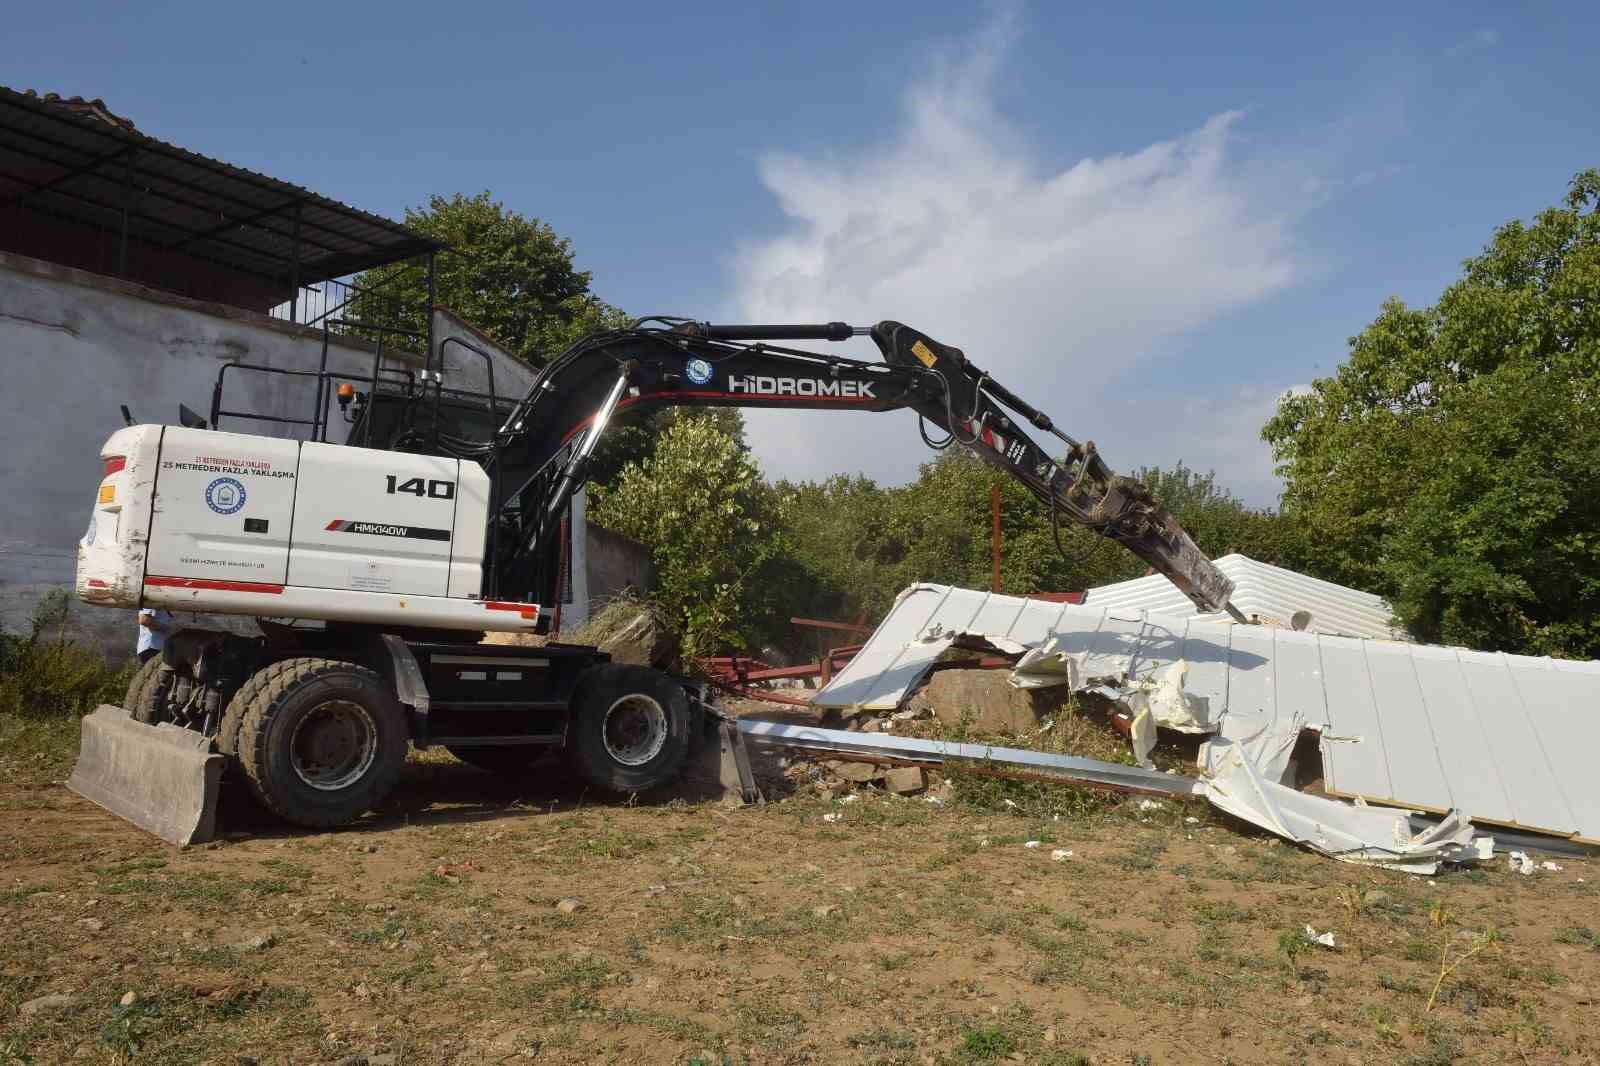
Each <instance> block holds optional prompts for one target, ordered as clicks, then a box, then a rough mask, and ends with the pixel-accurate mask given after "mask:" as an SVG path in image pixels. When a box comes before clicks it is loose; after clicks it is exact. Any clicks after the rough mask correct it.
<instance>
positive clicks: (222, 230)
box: [0, 86, 444, 284]
mask: <svg viewBox="0 0 1600 1066" xmlns="http://www.w3.org/2000/svg"><path fill="white" fill-rule="evenodd" d="M72 103H73V102H72V101H58V100H48V99H43V98H40V97H37V96H33V95H30V94H26V93H19V92H16V91H14V90H11V89H8V88H5V87H3V86H0V207H12V208H16V207H25V208H26V209H28V210H31V211H38V212H42V213H44V214H48V215H53V216H56V217H60V218H65V219H69V220H72V221H77V222H87V223H90V224H93V225H97V226H102V227H105V228H109V229H112V230H116V229H118V228H119V227H120V225H121V220H122V214H123V210H124V208H125V207H126V208H127V209H128V219H129V221H128V232H129V235H130V236H131V237H134V238H136V239H139V240H142V241H146V242H149V243H151V244H154V245H156V246H157V247H161V248H166V249H170V250H181V251H183V252H184V253H185V254H188V255H192V256H194V257H196V258H199V259H205V260H209V261H212V262H215V263H218V264H220V265H224V266H228V267H231V268H233V269H236V270H245V271H249V272H251V273H255V274H259V275H262V276H264V277H268V278H272V279H274V280H280V279H287V278H288V276H289V274H290V272H291V271H292V269H293V264H294V262H295V248H296V245H297V244H298V246H299V249H300V252H299V276H300V280H301V283H302V284H310V283H312V282H316V281H322V280H325V279H327V278H336V277H342V276H344V275H346V274H351V273H354V272H356V271H359V270H365V269H367V268H369V267H373V266H378V265H381V264H383V263H390V262H395V261H396V260H400V259H406V258H408V257H410V256H413V255H418V254H420V253H422V252H426V251H430V250H437V249H440V248H443V247H444V245H442V244H440V243H439V242H438V241H435V240H434V239H432V238H431V237H428V236H425V235H424V234H421V233H418V232H415V231H413V230H410V229H408V228H406V227H405V226H403V225H401V224H400V223H398V222H392V221H390V220H389V219H386V218H380V217H379V216H377V215H373V214H370V213H368V212H366V211H360V210H357V209H356V208H353V207H350V206H348V205H346V204H342V203H339V202H338V201H336V200H330V199H329V198H327V197H325V196H319V195H318V194H316V193H314V192H312V191H310V190H309V189H304V188H301V187H300V186H298V185H291V184H289V183H288V182H284V181H279V180H277V179H276V178H270V177H267V176H266V175H265V174H258V173H256V172H254V171H251V170H247V169H245V168H243V167H237V166H233V165H231V164H229V163H224V162H222V161H220V160H217V159H210V158H207V157H206V156H203V155H198V154H196V153H194V152H190V151H188V150H186V149H183V148H180V147H178V146H177V145H174V144H168V143H167V142H165V141H160V140H157V139H155V138H154V137H149V136H146V135H145V134H143V133H140V132H138V131H137V130H135V129H132V128H130V127H131V123H130V124H129V127H124V126H122V125H120V124H118V123H117V122H112V121H105V120H103V119H101V118H100V117H98V116H97V115H96V114H94V113H93V111H92V110H85V109H84V108H82V107H74V106H72ZM130 193H131V195H130ZM297 213H298V220H297V218H296V215H297ZM297 232H298V238H297V236H296V234H297Z"/></svg>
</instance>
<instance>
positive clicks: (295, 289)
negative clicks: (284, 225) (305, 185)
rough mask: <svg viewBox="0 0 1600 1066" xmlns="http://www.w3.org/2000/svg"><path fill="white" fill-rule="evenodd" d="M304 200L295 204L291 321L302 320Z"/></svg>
mask: <svg viewBox="0 0 1600 1066" xmlns="http://www.w3.org/2000/svg"><path fill="white" fill-rule="evenodd" d="M301 204H302V201H299V200H296V201H295V204H294V255H293V256H292V257H291V259H290V265H289V321H290V322H298V321H299V320H300V315H299V311H300V208H301Z"/></svg>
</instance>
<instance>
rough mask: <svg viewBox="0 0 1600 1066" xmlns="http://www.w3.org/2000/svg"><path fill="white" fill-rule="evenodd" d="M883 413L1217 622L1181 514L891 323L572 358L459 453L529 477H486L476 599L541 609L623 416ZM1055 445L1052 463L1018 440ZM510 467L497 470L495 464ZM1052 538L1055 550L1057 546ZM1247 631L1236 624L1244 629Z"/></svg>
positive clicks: (1086, 445) (427, 441) (1212, 594)
mask: <svg viewBox="0 0 1600 1066" xmlns="http://www.w3.org/2000/svg"><path fill="white" fill-rule="evenodd" d="M858 336H867V337H870V338H871V339H872V341H873V343H874V344H876V345H877V347H878V350H879V352H880V353H881V354H882V356H883V359H882V361H881V362H867V361H863V360H858V359H849V358H845V357H842V356H834V355H824V354H820V353H817V352H811V351H803V350H799V349H794V348H789V347H784V346H780V345H779V344H778V343H776V342H788V341H818V340H823V341H844V340H848V339H850V338H851V337H858ZM652 404H654V405H675V406H720V407H766V408H773V407H777V408H813V409H830V410H839V409H844V410H867V411H891V410H898V409H902V408H908V409H911V410H914V411H916V412H917V414H918V415H920V416H921V418H922V419H923V421H924V422H925V423H931V424H932V425H934V426H935V427H937V429H938V431H939V432H940V433H941V434H943V439H942V440H935V439H933V438H932V437H930V436H929V434H928V432H927V429H926V427H924V432H923V439H924V440H925V441H927V442H928V443H929V444H930V445H931V446H934V447H947V446H949V445H950V444H952V443H959V444H962V445H964V446H966V447H968V448H970V449H971V450H972V451H973V452H974V453H975V454H977V455H978V456H979V457H980V458H982V459H983V460H984V461H985V462H987V463H989V464H991V465H993V466H995V467H997V468H999V469H1001V470H1004V471H1005V472H1006V473H1008V474H1010V475H1011V476H1012V477H1015V478H1016V479H1017V480H1018V481H1020V482H1022V483H1023V484H1024V485H1026V486H1027V487H1028V489H1029V491H1030V492H1032V493H1033V494H1034V495H1035V496H1036V497H1038V498H1039V500H1040V501H1041V502H1042V503H1043V504H1044V505H1045V507H1047V508H1048V509H1049V511H1050V513H1051V516H1052V519H1053V520H1054V521H1059V519H1060V518H1062V517H1065V518H1067V519H1070V520H1071V521H1073V522H1076V523H1077V524H1079V525H1082V526H1085V527H1087V528H1088V529H1090V530H1092V531H1093V532H1095V533H1097V534H1099V535H1100V536H1103V537H1106V538H1107V539H1109V540H1112V541H1114V542H1116V543H1118V544H1121V545H1122V546H1123V547H1124V548H1126V549H1128V550H1129V551H1131V552H1132V553H1133V554H1134V555H1136V556H1138V557H1139V558H1140V559H1143V560H1144V561H1145V562H1146V563H1148V564H1149V565H1150V566H1151V567H1152V568H1154V569H1155V570H1156V571H1158V572H1159V573H1162V574H1164V575H1166V577H1167V578H1168V579H1169V580H1171V581H1172V583H1173V584H1174V585H1175V586H1177V588H1178V589H1180V590H1181V591H1182V592H1183V593H1184V594H1185V595H1186V596H1188V597H1189V599H1190V600H1191V601H1192V602H1193V603H1194V604H1195V606H1196V607H1198V608H1199V609H1200V610H1202V611H1207V612H1212V611H1221V610H1227V611H1229V612H1230V613H1232V614H1234V616H1235V617H1236V618H1237V617H1238V615H1237V612H1235V611H1234V610H1233V608H1232V605H1231V604H1230V603H1229V596H1230V594H1231V593H1232V591H1233V585H1232V582H1230V581H1229V580H1228V578H1227V577H1226V576H1224V575H1223V574H1222V572H1221V571H1220V570H1218V569H1217V568H1216V567H1215V566H1213V565H1212V563H1211V561H1210V560H1209V559H1208V558H1206V556H1205V555H1204V554H1203V553H1202V552H1201V551H1200V549H1199V548H1198V547H1196V545H1195V543H1194V541H1193V540H1191V539H1190V537H1189V535H1188V534H1187V533H1186V532H1184V530H1183V528H1182V526H1180V525H1179V524H1178V521H1177V520H1176V518H1174V517H1173V515H1172V514H1171V513H1170V512H1169V511H1167V510H1166V508H1164V507H1163V506H1161V503H1160V502H1159V501H1158V500H1156V499H1155V497H1154V496H1152V495H1151V493H1150V492H1149V490H1148V489H1146V488H1145V487H1144V486H1143V485H1141V484H1140V483H1139V482H1137V481H1135V480H1134V479H1132V478H1127V477H1121V476H1119V475H1117V474H1115V473H1114V472H1113V471H1112V470H1111V468H1110V467H1109V466H1108V465H1107V464H1106V462H1105V460H1104V459H1102V458H1101V456H1100V453H1099V450H1098V449H1097V448H1096V446H1095V444H1094V442H1093V441H1091V440H1085V441H1079V440H1076V439H1075V438H1073V437H1071V436H1069V435H1068V434H1067V433H1065V432H1063V431H1062V430H1060V429H1058V428H1057V427H1056V425H1055V423H1054V422H1053V421H1052V420H1051V418H1050V417H1049V416H1048V415H1046V414H1045V413H1043V412H1042V411H1040V410H1039V409H1037V408H1036V407H1034V406H1033V405H1031V404H1029V403H1028V402H1027V401H1025V400H1023V399H1022V398H1021V397H1019V396H1018V395H1016V394H1015V393H1014V392H1012V391H1011V390H1010V389H1008V388H1006V387H1005V386H1004V385H1002V384H1000V383H999V382H997V381H995V380H994V378H992V377H991V376H990V375H989V374H988V373H987V372H986V371H984V370H982V369H981V368H979V367H978V366H976V365H975V364H973V363H972V362H971V361H970V360H968V359H967V357H966V355H965V353H963V352H962V351H961V349H959V348H955V347H952V346H950V345H946V344H942V343H940V342H938V341H936V340H934V339H933V338H932V337H930V336H928V335H927V334H925V333H922V332H919V331H918V330H915V329H913V328H911V327H910V326H906V325H904V324H902V323H899V322H891V321H885V322H879V323H878V324H877V325H875V326H872V327H870V328H863V327H856V326H850V325H847V324H845V323H842V322H831V323H819V324H814V325H711V324H707V323H700V322H694V321H690V320H685V319H671V318H661V319H650V320H641V322H639V323H638V324H636V325H635V326H634V327H632V328H630V329H625V330H617V331H614V332H611V333H604V334H599V335H596V336H594V337H591V338H589V339H588V340H585V341H583V342H581V343H579V344H577V345H575V346H574V347H572V348H570V349H568V350H567V351H566V352H565V353H563V354H562V355H561V356H559V357H557V358H556V359H555V360H554V361H552V362H551V364H550V365H549V366H548V367H546V368H545V370H544V371H543V372H542V373H541V374H540V376H539V378H538V379H537V380H536V381H535V382H534V383H533V386H532V387H531V388H530V389H529V390H528V393H527V395H526V397H525V398H524V399H523V400H522V402H521V403H519V404H518V405H517V407H516V409H515V410H514V411H513V413H512V414H511V416H510V417H509V418H508V419H507V420H506V422H505V424H504V426H503V427H502V429H501V431H500V433H499V434H498V435H497V437H496V439H495V441H493V442H491V446H484V445H477V446H470V445H469V446H468V452H461V453H457V454H461V457H462V458H466V457H468V453H469V452H470V453H472V454H473V455H475V456H476V457H478V458H480V459H482V458H487V459H488V462H487V463H486V465H487V466H488V467H489V469H490V471H491V474H494V472H495V470H496V469H497V464H496V461H495V460H496V459H497V458H501V459H503V458H504V457H505V456H508V455H514V456H515V458H516V464H515V465H516V466H517V467H518V468H519V469H523V470H527V469H533V470H535V471H536V473H534V474H533V475H532V476H531V477H527V478H525V479H523V480H521V481H520V482H519V483H517V484H500V483H499V482H500V479H499V478H498V476H497V477H496V482H497V484H496V489H497V492H496V499H497V500H498V502H499V513H500V515H501V521H500V523H499V526H500V529H499V532H498V533H497V535H496V536H495V537H494V538H493V539H494V545H493V548H492V551H491V555H492V556H493V558H492V562H491V564H490V565H489V567H488V572H487V575H486V583H487V588H486V592H485V594H486V595H490V596H512V597H514V598H525V599H540V598H543V599H545V601H546V602H548V599H549V597H551V595H552V594H553V581H554V577H555V573H556V570H557V566H558V559H557V558H556V557H555V555H554V554H553V551H552V543H553V542H554V541H556V540H558V539H559V538H555V537H552V536H551V532H552V530H553V529H554V524H555V522H556V521H558V519H559V516H560V515H561V513H562V512H563V511H564V510H565V508H566V506H567V503H568V501H569V499H570V496H571V493H572V492H573V491H575V490H576V489H577V488H578V487H580V486H581V485H582V484H583V480H584V471H585V467H586V465H587V462H588V458H589V456H590V455H591V454H592V453H593V450H594V447H595V445H596V444H597V443H598V441H599V439H600V436H601V434H603V433H604V431H605V428H606V426H607V425H608V424H609V422H610V420H611V419H612V418H613V417H614V416H615V415H616V414H617V413H619V412H621V411H623V410H627V409H629V408H634V407H638V406H641V405H652ZM1029 429H1034V430H1038V431H1040V432H1042V433H1046V434H1050V435H1052V436H1054V437H1056V438H1057V441H1058V442H1059V446H1058V448H1057V449H1056V454H1055V455H1052V454H1051V452H1050V451H1047V450H1046V449H1045V448H1043V447H1041V446H1040V445H1039V444H1038V443H1037V442H1036V441H1035V440H1034V439H1033V437H1032V436H1030V434H1029V432H1028V430H1029ZM461 443H462V442H450V441H440V440H438V439H436V438H428V437H425V436H418V437H417V438H416V439H414V440H412V441H410V442H408V443H407V445H406V446H407V447H408V448H409V447H419V448H421V449H423V450H446V451H448V450H449V449H450V448H451V446H452V445H453V444H454V445H460V444H461ZM500 465H507V464H504V463H502V464H500ZM1058 542H1059V541H1058ZM1241 620H1242V619H1241Z"/></svg>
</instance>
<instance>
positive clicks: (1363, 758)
mask: <svg viewBox="0 0 1600 1066" xmlns="http://www.w3.org/2000/svg"><path fill="white" fill-rule="evenodd" d="M1163 580H1164V579H1163ZM963 633H969V634H978V635H983V636H985V637H989V638H990V639H995V638H1000V639H1002V640H1006V641H1012V642H1015V643H1017V644H1021V645H1025V646H1032V645H1036V644H1040V643H1043V642H1044V641H1045V640H1046V639H1049V638H1051V637H1056V638H1058V639H1059V641H1060V644H1061V646H1062V647H1064V648H1065V649H1066V650H1067V651H1069V652H1070V653H1071V654H1072V655H1073V656H1074V658H1075V659H1077V660H1078V662H1079V664H1080V665H1081V667H1082V670H1081V674H1082V677H1083V678H1084V679H1085V680H1086V681H1092V680H1093V679H1095V678H1097V677H1099V678H1106V677H1117V678H1130V679H1134V680H1138V679H1142V678H1144V677H1146V676H1148V675H1149V673H1150V672H1151V671H1152V670H1154V669H1156V668H1158V667H1160V666H1163V665H1165V664H1167V663H1170V662H1173V661H1176V660H1177V659H1184V660H1187V661H1188V662H1189V663H1190V669H1189V672H1188V677H1187V684H1186V691H1187V692H1188V693H1189V694H1190V695H1193V696H1198V697H1201V698H1204V699H1206V700H1207V701H1208V703H1209V707H1210V717H1211V718H1212V719H1217V718H1222V720H1223V728H1224V732H1225V733H1227V734H1230V735H1244V734H1247V733H1249V732H1251V731H1252V730H1253V729H1255V728H1259V727H1263V726H1271V725H1272V724H1274V723H1279V722H1289V721H1292V719H1293V718H1294V717H1295V716H1296V715H1298V716H1299V717H1300V718H1301V719H1303V720H1304V722H1305V723H1306V724H1307V725H1309V726H1316V727H1318V728H1320V730H1321V732H1322V741H1321V748H1322V758H1323V770H1324V778H1325V781H1326V784H1327V788H1328V791H1329V792H1332V793H1334V794H1337V795H1343V796H1351V797H1355V796H1361V797H1364V798H1366V799H1369V800H1374V801H1379V802H1386V803H1394V804H1398V805H1403V806H1409V807H1414V808H1418V809H1423V810H1431V811H1440V812H1442V811H1447V810H1449V809H1451V808H1459V809H1461V810H1463V811H1465V812H1466V813H1467V814H1468V815H1469V816H1470V817H1472V818H1474V819H1476V820H1480V821H1489V822H1497V823H1503V824H1506V825H1512V826H1517V827H1521V828H1526V829H1531V830H1537V831H1540V832H1548V833H1558V834H1561V835H1564V836H1566V835H1578V836H1581V837H1583V838H1585V839H1589V840H1597V839H1600V778H1597V777H1596V776H1595V775H1594V773H1593V770H1592V767H1593V760H1594V755H1595V752H1596V751H1600V663H1592V662H1565V661H1559V660H1552V659H1548V658H1532V657H1529V656H1521V655H1503V654H1499V653H1491V652H1475V651H1468V650H1465V649H1459V648H1441V647H1434V646H1430V645H1415V644H1405V643H1399V642H1394V641H1383V640H1362V639H1358V638H1353V637H1340V636H1328V635H1324V634H1318V633H1311V632H1295V631H1293V630H1288V629H1281V628H1277V627H1272V626H1239V625H1231V626H1223V625H1217V624H1215V623H1212V622H1209V621H1206V620H1204V619H1202V618H1184V617H1177V616H1173V615H1164V614H1156V613H1151V612H1146V611H1139V610H1131V609H1129V608H1126V607H1117V608H1114V609H1112V608H1106V607H1100V606H1096V605H1095V604H1094V602H1093V601H1092V600H1091V602H1090V603H1088V604H1085V605H1084V606H1081V607H1080V606H1074V605H1072V604H1058V603H1041V602H1039V601H1037V600H1029V599H1027V598H1025V597H1020V596H999V595H995V594H993V593H985V592H978V591H973V590H969V589H958V588H950V587H947V586H940V585H915V586H913V587H911V588H909V589H907V590H906V591H905V592H904V593H902V594H901V595H900V598H899V599H898V600H897V601H896V602H895V606H894V608H893V609H892V610H891V611H890V612H889V616H888V617H887V618H885V619H884V621H883V624H882V625H881V626H879V627H878V629H877V631H876V632H874V633H873V635H872V637H871V639H870V640H869V641H868V642H867V644H866V646H865V647H863V649H862V651H861V653H860V654H859V655H857V656H856V658H855V659H854V660H853V661H852V662H851V663H850V664H849V665H848V666H847V667H846V668H845V669H844V670H842V671H840V673H839V674H838V675H837V676H835V678H834V679H833V681H832V682H831V683H830V684H829V685H828V686H827V687H825V688H824V689H823V690H822V691H821V692H819V693H818V694H817V698H816V700H815V702H816V704H817V705H818V706H822V707H867V708H889V707H894V706H897V705H898V704H899V702H900V701H901V700H902V699H903V698H904V697H905V695H906V693H907V692H908V691H909V690H910V689H911V688H912V687H914V686H915V684H916V683H917V682H918V681H919V680H920V679H921V678H922V677H923V675H924V674H925V673H926V672H927V669H928V667H929V666H931V665H932V664H933V662H934V660H935V659H937V658H938V657H939V654H940V653H941V652H942V651H943V650H944V649H945V648H947V647H949V645H950V642H951V640H952V639H953V638H954V637H955V636H956V635H959V634H963ZM1229 718H1233V719H1235V723H1234V724H1235V726H1238V727H1240V728H1237V729H1231V728H1230V727H1229V722H1228V719H1229Z"/></svg>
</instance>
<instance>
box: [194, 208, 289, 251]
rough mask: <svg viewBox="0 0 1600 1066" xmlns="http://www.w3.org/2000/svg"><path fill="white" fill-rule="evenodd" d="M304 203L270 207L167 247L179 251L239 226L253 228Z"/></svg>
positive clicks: (275, 234) (273, 231)
mask: <svg viewBox="0 0 1600 1066" xmlns="http://www.w3.org/2000/svg"><path fill="white" fill-rule="evenodd" d="M302 202H303V201H302V200H300V199H294V200H290V201H289V202H288V203H282V204H278V205H276V206H274V207H269V208H266V209H265V210H262V211H257V212H256V213H255V214H253V215H249V216H247V217H245V218H234V219H229V220H228V221H227V222H224V223H222V224H221V225H220V226H215V227H213V228H211V229H208V230H206V231H204V232H202V233H195V234H192V235H190V236H188V237H185V238H184V239H183V240H181V241H178V242H177V243H175V244H169V245H168V246H167V247H169V248H171V249H173V250H174V251H176V250H177V249H179V248H182V247H183V246H184V245H186V244H189V243H190V242H191V241H204V240H209V239H210V238H212V237H215V236H217V235H218V234H221V233H226V232H228V231H229V230H230V229H234V228H235V227H238V226H253V225H255V224H256V223H257V222H259V221H261V220H262V219H264V218H270V217H271V216H273V215H276V214H277V213H278V212H280V211H287V210H288V209H289V208H291V207H297V206H299V205H300V204H301V203H302ZM261 228H262V229H267V227H265V226H262V227H261ZM267 232H268V233H270V234H272V235H273V236H275V237H281V236H282V234H281V233H279V232H278V231H277V230H274V229H267Z"/></svg>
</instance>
